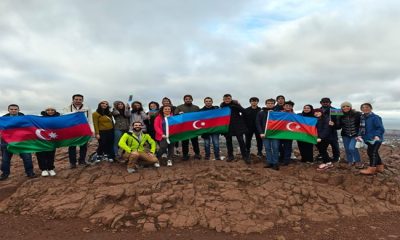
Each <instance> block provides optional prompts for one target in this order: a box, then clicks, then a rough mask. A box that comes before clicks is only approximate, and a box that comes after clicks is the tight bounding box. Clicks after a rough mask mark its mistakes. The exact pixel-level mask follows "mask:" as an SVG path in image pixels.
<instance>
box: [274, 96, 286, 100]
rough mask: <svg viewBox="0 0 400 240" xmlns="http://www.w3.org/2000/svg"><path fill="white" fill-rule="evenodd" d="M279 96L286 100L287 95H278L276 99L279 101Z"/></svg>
mask: <svg viewBox="0 0 400 240" xmlns="http://www.w3.org/2000/svg"><path fill="white" fill-rule="evenodd" d="M279 98H283V100H285V96H283V95H278V96H276V101H278V99H279Z"/></svg>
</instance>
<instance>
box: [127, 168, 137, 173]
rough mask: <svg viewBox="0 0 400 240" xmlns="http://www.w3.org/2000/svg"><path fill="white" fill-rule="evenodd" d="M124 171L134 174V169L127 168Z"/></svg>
mask: <svg viewBox="0 0 400 240" xmlns="http://www.w3.org/2000/svg"><path fill="white" fill-rule="evenodd" d="M126 170H127V171H128V173H134V172H136V169H134V168H127V169H126Z"/></svg>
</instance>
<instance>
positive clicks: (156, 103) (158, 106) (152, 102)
mask: <svg viewBox="0 0 400 240" xmlns="http://www.w3.org/2000/svg"><path fill="white" fill-rule="evenodd" d="M151 104H155V105H156V110H158V109H160V104H158V102H155V101H151V102H149V110H151V109H150V105H151Z"/></svg>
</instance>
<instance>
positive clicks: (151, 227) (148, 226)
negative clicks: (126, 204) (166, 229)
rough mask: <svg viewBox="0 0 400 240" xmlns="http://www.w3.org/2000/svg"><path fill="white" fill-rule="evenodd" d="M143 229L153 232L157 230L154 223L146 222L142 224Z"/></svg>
mask: <svg viewBox="0 0 400 240" xmlns="http://www.w3.org/2000/svg"><path fill="white" fill-rule="evenodd" d="M143 231H144V232H155V231H157V228H156V226H155V225H154V223H150V222H146V223H145V224H143Z"/></svg>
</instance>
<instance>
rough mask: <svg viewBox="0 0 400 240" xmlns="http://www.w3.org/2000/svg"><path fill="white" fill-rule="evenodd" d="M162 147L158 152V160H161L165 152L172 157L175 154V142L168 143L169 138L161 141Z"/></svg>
mask: <svg viewBox="0 0 400 240" xmlns="http://www.w3.org/2000/svg"><path fill="white" fill-rule="evenodd" d="M158 144H159V146H160V148H159V149H158V152H157V157H158V160H160V158H161V156H162V155H163V154H164V153H165V154H167V157H168V158H169V159H171V158H172V157H173V156H174V145H175V144H174V143H170V144H168V142H167V140H166V139H165V138H163V139H162V140H161V141H160V142H159V143H158Z"/></svg>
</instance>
